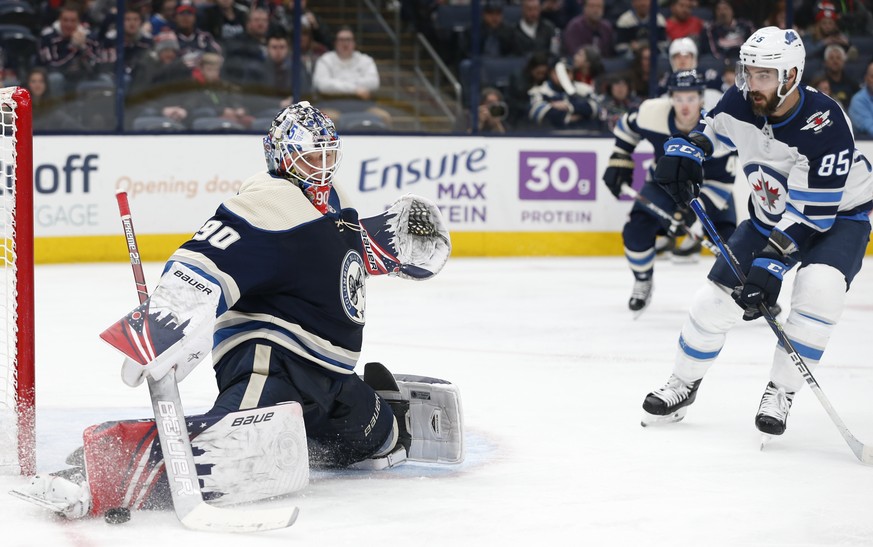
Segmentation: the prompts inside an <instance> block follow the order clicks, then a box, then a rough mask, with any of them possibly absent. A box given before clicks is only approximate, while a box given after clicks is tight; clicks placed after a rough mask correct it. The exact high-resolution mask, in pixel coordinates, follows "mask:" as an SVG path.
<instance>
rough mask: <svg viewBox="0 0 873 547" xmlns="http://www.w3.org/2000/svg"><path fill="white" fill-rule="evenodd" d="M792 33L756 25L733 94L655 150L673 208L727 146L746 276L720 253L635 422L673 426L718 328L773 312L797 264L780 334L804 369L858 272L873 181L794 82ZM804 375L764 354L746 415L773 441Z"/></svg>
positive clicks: (832, 120)
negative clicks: (763, 377)
mask: <svg viewBox="0 0 873 547" xmlns="http://www.w3.org/2000/svg"><path fill="white" fill-rule="evenodd" d="M805 57H806V55H805V51H804V47H803V41H802V40H801V39H800V37H799V36H798V35H797V33H796V32H795V31H794V30H782V29H779V28H776V27H766V28H763V29H760V30H758V31H757V32H755V33H754V34H753V35H752V36H751V37H750V38H749V39H748V40H747V41H746V42H745V44H743V46H742V48H741V50H740V60H739V64H738V67H737V87H736V88H731V89H729V90H728V91H727V92H726V93H725V95H724V97H723V98H722V100H721V101H720V102H719V104H718V106H717V107H716V108H714V109H713V110H712V111H711V112H709V113H708V114H707V115H706V117H705V119H704V122H703V123H702V124H701V125H700V126H699V127H698V128H697V129H696V130H695V131H693V132H691V133H690V134H689V135H688V136H686V137H680V138H677V139H672V140H670V141H668V142H667V143H666V144H665V150H666V151H667V152H666V154H665V156H664V158H662V160H661V161H660V162H659V163H658V167H657V170H656V172H655V180H656V181H657V182H658V183H659V184H661V185H663V187H664V188H665V189H666V190H667V191H668V192H669V193H670V194H671V195H672V196H673V198H674V199H675V200H676V201H677V202H678V203H681V204H685V203H688V202H689V201H690V200H691V199H692V198H693V197H694V196H696V195H697V194H698V192H699V187H700V184H701V182H702V178H703V177H702V172H701V160H702V159H703V158H704V157H709V156H710V155H712V154H713V153H714V152H716V151H717V150H720V149H723V148H725V147H727V148H735V149H736V150H737V151H738V153H739V166H740V168H741V169H742V170H743V173H744V174H745V178H746V179H747V180H748V182H749V186H750V187H751V194H750V196H749V204H748V206H749V215H750V219H749V220H746V221H743V222H742V223H741V224H740V225H739V226H738V228H737V230H736V232H734V234H733V236H731V238H730V240H729V241H728V246H729V247H730V248H731V249H732V250H733V252H734V254H735V255H736V257H737V259H738V260H739V262H740V265H741V268H742V269H743V270H744V271H745V272H746V283H745V284H744V285H742V286H738V284H739V282H738V281H737V279H736V277H735V276H734V275H733V273H732V272H731V270H730V268H729V267H728V264H727V263H726V262H725V260H724V259H722V258H719V259H718V260H717V261H716V263H715V265H714V266H713V267H712V269H711V270H710V272H709V276H708V280H707V282H706V283H705V284H704V286H703V288H701V289H700V291H699V292H698V293H697V294H696V295H695V297H694V301H693V303H692V305H691V310H690V314H689V317H688V320H687V321H686V323H685V325H684V326H683V327H682V331H681V333H680V336H679V349H678V351H677V353H676V361H675V365H674V367H673V374H672V375H671V376H670V378H669V380H668V381H667V383H666V385H664V386H663V387H662V388H660V389H657V390H655V391H653V392H652V393H649V394H648V395H647V396H646V398H645V401H644V402H643V409H644V411H645V413H644V417H643V425H646V424H648V423H656V422H664V421H666V422H673V421H678V420H681V419H682V418H683V417H684V416H685V413H686V412H687V407H688V405H690V404H691V403H693V402H694V399H695V397H696V395H697V390H698V388H699V387H700V382H701V380H702V379H703V377H704V375H705V374H706V372H707V371H708V370H709V368H710V366H711V365H712V363H713V361H714V360H715V358H716V356H717V355H718V353H719V351H720V350H721V348H722V346H723V345H724V343H725V338H726V335H727V332H728V331H729V330H730V329H731V328H732V327H733V326H734V325H735V324H736V322H737V321H738V320H739V319H740V317H741V316H742V315H743V311H744V310H749V311H752V312H753V311H754V310H756V309H757V308H758V306H759V304H761V303H765V304H769V305H772V304H773V303H775V302H776V297H777V296H778V295H779V291H780V289H781V286H782V281H783V277H784V275H785V273H786V272H788V271H789V270H790V269H792V268H793V267H795V266H796V267H797V269H796V275H795V278H794V286H793V292H792V295H791V311H790V313H789V315H788V318H787V320H786V322H785V324H784V330H785V333H786V334H787V336H788V338H789V339H790V340H791V342H792V344H793V345H794V346H795V348H796V349H797V350H798V352H799V354H800V355H801V356H802V357H803V359H804V361H805V362H806V364H807V365H808V366H809V368H810V369H814V367H815V366H816V365H817V364H818V362H819V361H820V360H821V358H822V355H823V353H824V350H825V348H826V346H827V343H828V340H829V338H830V336H831V333H832V332H833V330H834V327H835V326H836V324H837V322H838V321H839V319H840V315H841V314H842V311H843V307H844V305H845V300H846V293H847V291H848V289H849V287H850V285H851V283H852V279H853V278H854V277H855V275H856V274H857V273H858V271H859V270H860V269H861V265H862V260H863V257H864V253H865V250H866V248H867V243H868V241H869V236H870V219H869V213H870V211H871V208H873V175H871V166H870V162H869V161H868V160H867V159H866V158H865V157H864V156H863V155H861V154H860V153H859V152H858V151H857V150H856V149H855V141H854V136H853V135H852V129H851V125H850V123H849V121H848V119H847V118H846V116H845V114H844V113H843V110H842V109H841V108H840V106H839V105H838V104H837V103H836V102H835V101H834V100H833V99H831V98H830V97H828V96H827V95H824V94H822V93H819V92H817V91H816V90H815V89H812V88H809V87H805V86H800V85H799V83H800V81H801V78H802V77H803V67H804V59H805ZM803 383H804V380H803V378H802V377H801V375H800V373H799V372H798V370H797V369H796V368H795V366H794V365H793V364H792V363H791V361H790V359H789V356H788V354H787V353H786V352H785V350H784V348H782V347H781V346H779V345H777V346H776V348H775V351H774V354H773V364H772V368H771V370H770V381H769V383H768V384H767V386H766V387H765V390H764V394H763V396H762V398H761V403H760V405H759V407H758V411H757V413H756V415H755V425H756V426H757V428H758V429H759V430H760V431H761V432H763V433H764V434H766V435H781V434H782V433H783V432H784V431H785V428H786V422H787V419H788V412H789V409H790V408H791V403H792V401H793V399H794V395H795V393H796V392H797V390H798V389H800V388H801V387H802V386H803Z"/></svg>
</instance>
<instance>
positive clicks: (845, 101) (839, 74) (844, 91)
mask: <svg viewBox="0 0 873 547" xmlns="http://www.w3.org/2000/svg"><path fill="white" fill-rule="evenodd" d="M824 56H825V57H824V74H825V76H827V79H828V83H829V84H830V86H831V93H830V96H831V97H833V98H834V99H836V100H837V101H839V102H840V104H841V105H842V106H843V109H844V110H845V109H848V108H849V102H850V101H851V100H852V96H853V95H855V93H856V92H857V91H858V82H856V81H855V80H853V79H852V78H851V77H850V76H849V75H848V74H846V71H845V67H846V52H845V50H844V49H843V48H842V46H840V45H838V44H831V45H829V46H828V47H826V48H825V52H824Z"/></svg>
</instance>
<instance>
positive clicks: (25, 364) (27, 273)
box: [0, 87, 36, 474]
mask: <svg viewBox="0 0 873 547" xmlns="http://www.w3.org/2000/svg"><path fill="white" fill-rule="evenodd" d="M0 131H2V133H0V174H2V184H0V209H2V212H0V230H2V236H0V268H2V273H0V275H2V278H0V473H3V474H10V473H22V474H33V473H34V468H35V459H36V455H35V410H34V402H35V397H34V389H35V386H34V328H33V319H34V316H33V180H32V177H33V151H32V141H33V139H32V133H31V103H30V95H29V94H28V93H27V91H26V90H24V89H22V88H18V87H7V88H2V89H0Z"/></svg>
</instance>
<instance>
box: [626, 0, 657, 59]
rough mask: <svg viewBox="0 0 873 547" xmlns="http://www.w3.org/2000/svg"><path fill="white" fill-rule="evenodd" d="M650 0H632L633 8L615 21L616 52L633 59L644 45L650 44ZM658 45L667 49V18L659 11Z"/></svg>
mask: <svg viewBox="0 0 873 547" xmlns="http://www.w3.org/2000/svg"><path fill="white" fill-rule="evenodd" d="M651 5H652V3H651V2H650V1H649V0H631V8H630V9H629V10H627V11H625V12H624V13H622V14H621V15H620V16H619V17H618V20H617V21H616V22H615V52H616V54H617V55H623V56H625V57H627V58H628V59H632V58H633V56H634V54H635V53H636V52H637V51H638V50H639V49H640V48H643V47H648V46H649V8H650V7H651ZM657 24H658V38H657V40H658V47H659V48H660V49H661V50H665V49H667V31H666V25H667V20H666V19H664V16H663V15H661V14H660V13H658V15H657Z"/></svg>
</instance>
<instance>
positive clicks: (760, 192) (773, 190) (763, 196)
mask: <svg viewBox="0 0 873 547" xmlns="http://www.w3.org/2000/svg"><path fill="white" fill-rule="evenodd" d="M743 171H744V172H745V174H746V178H747V179H748V181H749V186H751V188H752V195H753V199H754V201H755V206H756V207H757V208H759V209H761V210H763V211H764V212H765V213H767V214H768V215H774V216H779V215H781V214H782V213H783V212H784V211H785V202H786V200H787V193H788V192H787V190H786V184H787V179H786V177H785V176H784V175H781V174H780V173H778V172H776V171H774V170H772V169H770V168H768V167H765V166H763V165H758V164H751V165H747V166H746V167H745V168H744V169H743Z"/></svg>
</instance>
